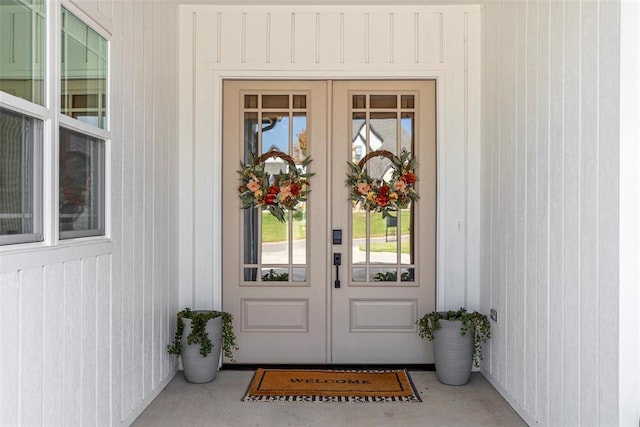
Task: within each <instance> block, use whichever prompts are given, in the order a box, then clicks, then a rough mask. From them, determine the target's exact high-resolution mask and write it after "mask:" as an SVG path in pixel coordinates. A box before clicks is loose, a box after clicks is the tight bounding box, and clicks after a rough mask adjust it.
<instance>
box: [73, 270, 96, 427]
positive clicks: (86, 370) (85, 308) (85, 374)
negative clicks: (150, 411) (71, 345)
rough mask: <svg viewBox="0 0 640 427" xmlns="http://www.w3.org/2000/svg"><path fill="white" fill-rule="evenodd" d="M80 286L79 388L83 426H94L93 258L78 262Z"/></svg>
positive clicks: (94, 314)
mask: <svg viewBox="0 0 640 427" xmlns="http://www.w3.org/2000/svg"><path fill="white" fill-rule="evenodd" d="M80 269H81V279H80V280H81V284H80V286H81V287H82V292H81V294H82V297H81V299H80V305H79V306H78V308H79V310H78V311H77V313H78V314H79V316H78V317H79V318H80V319H81V334H80V335H79V336H78V337H77V338H80V342H79V343H78V344H79V345H80V347H81V352H82V358H81V365H80V369H81V379H82V381H81V385H80V388H81V390H82V424H83V425H96V421H97V419H96V407H97V406H96V405H97V400H96V393H97V384H96V376H97V375H96V369H97V363H96V360H97V342H98V341H97V338H96V331H97V322H96V313H97V300H96V298H97V292H96V286H97V277H96V259H95V258H94V257H91V258H85V259H83V260H82V261H81V267H80Z"/></svg>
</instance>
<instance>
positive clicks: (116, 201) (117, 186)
mask: <svg viewBox="0 0 640 427" xmlns="http://www.w3.org/2000/svg"><path fill="white" fill-rule="evenodd" d="M128 7H129V6H128V2H115V3H114V16H115V19H114V24H115V26H114V32H115V34H118V35H121V36H122V37H119V38H116V39H114V40H113V42H112V51H111V60H112V92H111V93H112V98H111V99H112V108H111V120H112V125H113V127H112V130H111V132H112V137H113V142H112V144H111V158H112V163H111V189H112V191H111V213H112V215H111V238H112V239H113V255H112V264H111V295H110V301H111V306H110V322H109V330H108V331H107V333H108V334H109V335H110V347H109V350H110V354H109V366H110V372H109V373H110V376H109V387H110V396H109V405H110V414H109V420H108V422H107V423H106V424H109V425H112V424H116V423H117V422H120V421H121V420H122V418H123V417H122V415H123V414H122V397H123V377H122V312H123V311H122V281H123V274H122V273H123V271H122V262H123V251H124V247H123V239H124V234H123V223H124V221H123V197H124V194H125V193H126V192H128V190H129V189H128V187H126V188H125V186H124V185H123V182H124V181H123V173H124V167H123V166H124V163H125V156H124V155H123V154H124V147H123V146H124V140H125V138H124V135H125V134H126V135H130V134H129V133H126V131H125V123H127V119H126V118H127V115H126V114H124V110H125V108H126V106H127V105H129V104H130V102H124V100H125V99H126V97H127V96H128V94H129V93H130V92H129V91H128V90H127V88H128V84H129V83H128V82H129V80H130V79H129V78H124V76H125V69H126V67H127V62H126V61H124V58H125V56H124V49H125V46H127V47H128V48H130V43H124V23H125V16H126V14H127V13H128V12H129V9H128ZM129 123H130V121H129ZM104 350H105V353H106V349H104ZM98 397H99V398H101V397H102V396H101V395H98ZM101 421H103V418H102V417H98V422H101Z"/></svg>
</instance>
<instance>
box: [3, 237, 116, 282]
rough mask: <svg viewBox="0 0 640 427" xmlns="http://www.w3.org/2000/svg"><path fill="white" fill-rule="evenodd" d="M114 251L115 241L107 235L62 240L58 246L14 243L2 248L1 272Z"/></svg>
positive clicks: (58, 262)
mask: <svg viewBox="0 0 640 427" xmlns="http://www.w3.org/2000/svg"><path fill="white" fill-rule="evenodd" d="M18 246H21V247H18ZM112 252H113V242H112V241H111V239H107V238H105V237H99V238H87V240H86V241H85V240H84V239H83V241H78V240H69V241H61V242H59V243H58V245H56V246H43V245H42V244H39V245H37V246H35V245H33V244H25V245H24V246H23V245H13V246H12V247H10V248H7V250H6V251H4V250H2V248H0V274H2V273H7V272H12V271H18V270H24V269H27V268H33V267H39V266H43V265H54V264H60V263H63V262H66V261H72V260H78V259H82V258H88V257H95V256H100V255H107V254H111V253H112Z"/></svg>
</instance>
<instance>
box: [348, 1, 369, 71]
mask: <svg viewBox="0 0 640 427" xmlns="http://www.w3.org/2000/svg"><path fill="white" fill-rule="evenodd" d="M366 34H367V29H366V21H365V15H364V14H363V13H345V14H344V40H343V44H344V45H343V48H344V62H345V63H352V64H354V63H355V64H364V63H365V62H366V61H365V58H366V49H367V41H366V40H365V35H366Z"/></svg>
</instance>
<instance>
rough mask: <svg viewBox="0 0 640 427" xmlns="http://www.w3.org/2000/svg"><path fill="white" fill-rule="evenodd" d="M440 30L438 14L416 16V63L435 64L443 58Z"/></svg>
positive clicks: (422, 13)
mask: <svg viewBox="0 0 640 427" xmlns="http://www.w3.org/2000/svg"><path fill="white" fill-rule="evenodd" d="M441 29H442V27H441V14H440V13H425V12H420V13H419V14H418V28H417V31H418V62H420V63H421V64H425V63H427V64H437V63H439V62H440V59H441V57H443V56H444V53H443V52H442V49H443V45H444V40H442V31H441Z"/></svg>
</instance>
